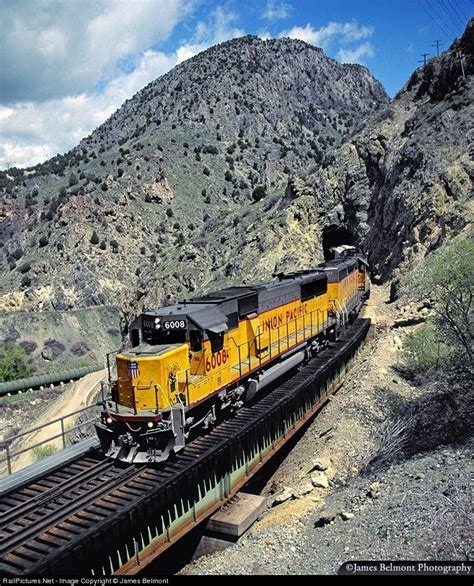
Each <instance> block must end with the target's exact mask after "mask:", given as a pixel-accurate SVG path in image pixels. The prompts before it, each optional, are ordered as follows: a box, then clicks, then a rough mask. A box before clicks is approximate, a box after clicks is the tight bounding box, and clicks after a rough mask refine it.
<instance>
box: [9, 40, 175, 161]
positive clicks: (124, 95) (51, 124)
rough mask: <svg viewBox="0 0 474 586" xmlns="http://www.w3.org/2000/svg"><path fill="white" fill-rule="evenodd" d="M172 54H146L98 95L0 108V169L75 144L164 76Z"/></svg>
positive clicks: (92, 94) (53, 152) (172, 56)
mask: <svg viewBox="0 0 474 586" xmlns="http://www.w3.org/2000/svg"><path fill="white" fill-rule="evenodd" d="M177 61H178V55H177V53H174V54H171V55H167V54H165V53H161V52H157V51H146V52H145V53H144V54H143V55H142V57H141V58H140V61H139V62H138V64H137V66H136V68H135V69H134V70H133V71H132V72H131V73H130V74H128V75H126V74H122V75H119V76H117V77H116V78H115V79H113V80H112V81H110V82H109V83H108V84H107V85H106V87H105V88H104V90H103V91H102V92H100V93H97V92H90V93H86V92H84V93H81V94H77V95H75V96H67V97H64V98H56V99H52V100H46V101H43V102H27V103H21V104H15V105H12V106H8V107H5V106H3V107H2V106H0V132H1V135H2V137H3V139H2V145H1V147H0V168H6V167H8V166H10V165H15V166H21V167H23V166H31V165H35V164H36V163H38V162H41V161H44V160H46V159H48V158H50V157H52V156H54V155H56V154H57V153H58V152H60V153H63V152H65V151H67V150H69V149H70V148H72V147H74V146H75V145H77V144H78V142H79V141H80V140H81V139H82V138H84V137H85V136H87V135H88V134H89V133H90V132H91V131H92V130H94V128H96V127H97V126H99V125H100V124H102V122H104V121H105V120H106V119H107V118H108V117H109V116H110V115H111V114H112V113H113V112H114V111H115V110H116V109H117V108H119V107H120V105H121V104H122V103H123V102H124V101H125V100H126V99H128V98H130V97H131V96H132V95H133V94H135V93H136V92H137V91H138V90H140V89H141V88H142V87H144V86H145V85H147V84H148V83H149V82H150V81H152V80H153V79H156V78H157V77H159V76H160V75H162V74H163V73H166V72H167V71H169V70H170V69H171V68H172V67H173V66H174V65H175V64H176V63H177Z"/></svg>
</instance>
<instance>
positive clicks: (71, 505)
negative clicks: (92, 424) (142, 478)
mask: <svg viewBox="0 0 474 586" xmlns="http://www.w3.org/2000/svg"><path fill="white" fill-rule="evenodd" d="M96 456H97V457H96V458H94V457H93V456H89V457H86V458H80V459H78V460H77V461H76V462H74V463H72V464H70V465H68V466H67V467H65V468H64V469H61V470H58V471H56V472H53V473H51V474H47V475H46V476H44V477H43V478H41V479H39V480H36V481H35V482H34V483H33V484H31V485H29V486H26V487H23V488H20V489H19V490H17V491H15V492H12V493H10V494H8V495H7V496H5V497H3V498H2V501H1V504H0V538H1V548H0V555H3V554H4V553H5V552H8V551H11V550H14V549H15V548H18V547H19V546H22V545H23V543H25V542H28V541H31V540H34V539H35V538H38V539H39V541H40V542H41V537H38V536H41V535H42V534H44V538H43V541H45V540H46V541H47V535H48V529H50V528H51V527H54V526H55V525H56V524H57V523H59V522H61V521H62V520H64V519H67V518H69V517H70V516H71V515H73V514H74V513H76V512H77V511H78V510H80V509H81V508H82V507H84V506H87V505H88V504H89V503H90V502H93V501H94V500H96V499H97V498H98V496H101V495H103V494H104V493H107V492H109V491H111V490H113V489H114V488H116V487H117V486H120V485H121V484H123V483H124V482H125V481H126V480H128V479H129V478H131V477H133V476H134V475H136V474H138V471H139V468H138V467H136V466H131V467H128V468H125V469H124V468H123V467H122V468H119V467H117V466H116V464H115V463H114V462H110V461H108V460H105V459H104V458H103V457H102V456H101V455H100V454H98V453H97V455H96ZM78 519H80V517H78ZM78 524H79V525H80V520H78ZM25 554H26V552H25ZM25 557H27V555H25Z"/></svg>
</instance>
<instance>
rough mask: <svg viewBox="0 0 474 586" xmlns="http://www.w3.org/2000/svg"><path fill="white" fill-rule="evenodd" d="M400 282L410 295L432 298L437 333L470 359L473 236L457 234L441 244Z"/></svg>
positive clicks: (473, 327)
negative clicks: (462, 236)
mask: <svg viewBox="0 0 474 586" xmlns="http://www.w3.org/2000/svg"><path fill="white" fill-rule="evenodd" d="M402 286H403V288H404V290H405V291H406V292H408V293H409V294H410V295H411V296H412V297H413V298H415V299H429V300H430V301H431V303H432V305H433V311H434V315H435V317H434V323H435V325H436V327H437V329H438V331H439V333H440V334H441V335H442V336H443V337H444V338H445V340H446V341H448V342H450V343H451V344H453V345H454V346H455V347H456V348H457V350H458V351H459V352H461V353H462V354H465V355H466V356H467V358H468V359H469V360H470V361H471V363H472V359H473V357H474V356H473V349H472V340H473V337H474V324H473V311H472V301H473V296H474V240H473V239H472V238H456V239H455V240H452V241H451V242H449V243H448V244H446V245H444V246H443V247H442V248H440V249H439V250H438V251H436V252H434V253H432V254H431V255H430V256H429V257H428V258H427V259H426V261H425V262H424V263H422V264H421V265H419V266H418V267H417V269H415V271H413V273H411V274H410V275H409V276H408V277H406V278H405V279H404V280H403V282H402Z"/></svg>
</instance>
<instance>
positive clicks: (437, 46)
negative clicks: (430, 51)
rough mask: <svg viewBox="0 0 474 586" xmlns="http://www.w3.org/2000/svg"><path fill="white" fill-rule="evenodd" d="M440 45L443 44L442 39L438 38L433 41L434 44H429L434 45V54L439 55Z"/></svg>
mask: <svg viewBox="0 0 474 586" xmlns="http://www.w3.org/2000/svg"><path fill="white" fill-rule="evenodd" d="M441 45H444V43H443V41H440V40H439V39H437V40H436V41H435V42H434V45H431V46H432V47H436V56H437V57H439V48H440V46H441Z"/></svg>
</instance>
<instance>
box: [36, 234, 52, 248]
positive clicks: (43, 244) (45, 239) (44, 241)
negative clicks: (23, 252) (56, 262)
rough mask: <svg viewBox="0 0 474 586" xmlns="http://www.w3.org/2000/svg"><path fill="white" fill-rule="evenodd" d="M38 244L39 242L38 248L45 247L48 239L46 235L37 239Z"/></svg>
mask: <svg viewBox="0 0 474 586" xmlns="http://www.w3.org/2000/svg"><path fill="white" fill-rule="evenodd" d="M38 242H39V245H40V248H43V246H46V245H47V244H48V242H49V239H48V237H47V236H46V235H44V234H43V236H41V238H40V239H39V241H38Z"/></svg>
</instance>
